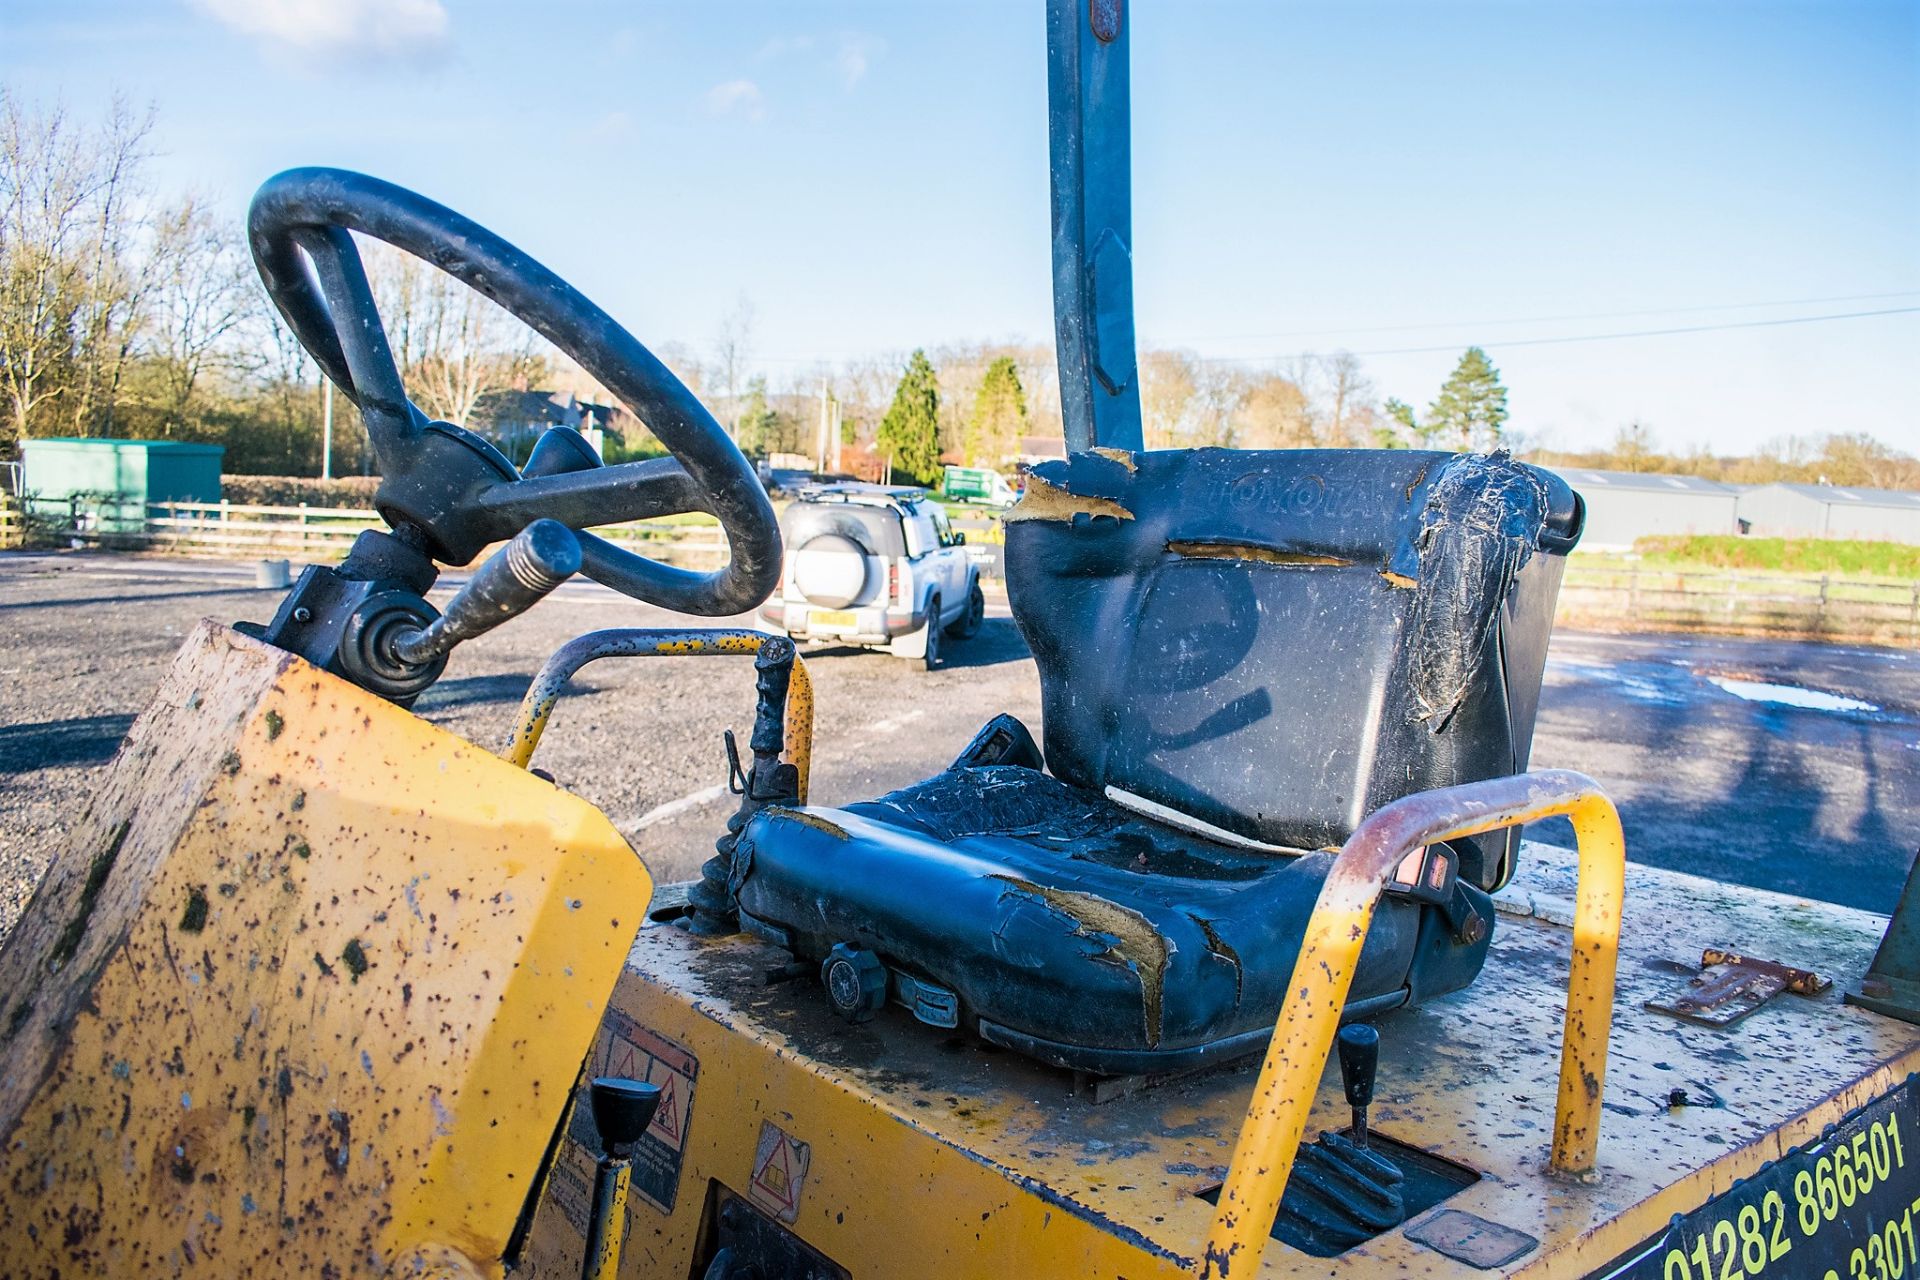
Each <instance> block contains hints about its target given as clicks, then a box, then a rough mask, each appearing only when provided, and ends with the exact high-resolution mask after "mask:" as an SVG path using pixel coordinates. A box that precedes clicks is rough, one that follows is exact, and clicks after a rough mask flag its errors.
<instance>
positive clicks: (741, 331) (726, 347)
mask: <svg viewBox="0 0 1920 1280" xmlns="http://www.w3.org/2000/svg"><path fill="white" fill-rule="evenodd" d="M713 354H714V361H715V363H716V364H718V365H719V374H720V383H721V385H722V386H723V387H724V388H725V389H726V394H727V404H726V411H725V412H724V413H723V414H721V415H720V421H721V422H723V423H725V424H726V428H727V434H728V435H731V436H736V437H737V436H738V435H739V434H740V392H741V388H742V387H744V386H745V385H746V379H747V366H748V365H749V364H750V363H751V362H752V355H753V300H752V299H751V298H749V297H747V295H746V294H744V293H742V294H741V295H740V296H739V297H737V298H735V299H734V301H733V310H731V311H729V312H728V313H727V314H726V316H725V318H724V319H722V320H721V321H720V329H719V332H718V333H716V334H715V335H714V339H713Z"/></svg>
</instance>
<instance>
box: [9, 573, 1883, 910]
mask: <svg viewBox="0 0 1920 1280" xmlns="http://www.w3.org/2000/svg"><path fill="white" fill-rule="evenodd" d="M453 581H457V580H454V579H450V582H453ZM251 583H252V571H251V569H250V568H248V567H246V566H236V565H224V564H216V563H210V562H196V561H180V560H167V559H160V558H152V559H148V558H139V557H130V556H106V555H97V554H46V555H42V554H24V553H0V677H4V681H5V683H4V686H0V687H4V689H5V693H4V694H3V695H0V933H4V931H5V930H6V929H8V928H10V927H11V926H12V923H13V921H14V920H15V919H16V918H17V917H18V915H19V912H20V910H21V908H22V907H23V906H24V904H25V901H26V899H27V897H28V896H29V895H30V894H31V892H32V889H33V886H34V884H35V883H36V882H37V881H38V879H39V876H40V874H41V872H42V871H43V870H44V869H45V867H46V863H47V860H48V859H49V858H50V857H51V855H52V853H53V851H54V850H55V849H56V848H57V847H58V844H59V842H60V839H61V836H62V833H63V832H64V831H65V829H66V827H67V825H68V824H69V821H70V819H71V817H72V815H73V814H74V812H75V811H76V809H77V807H78V806H80V805H82V804H84V803H85V799H86V795H87V789H88V787H89V785H90V782H91V780H92V779H93V778H94V777H95V776H96V775H97V772H98V771H99V770H100V769H102V768H104V767H105V766H106V764H107V762H108V761H109V760H110V759H111V758H112V756H113V752H114V750H115V748H116V747H117V745H118V743H119V740H120V737H121V735H123V734H124V733H125V732H126V729H127V726H128V725H129V724H130V723H132V720H133V717H134V715H135V714H136V713H137V712H138V711H139V710H140V708H141V707H142V706H143V705H144V704H145V702H146V700H147V698H148V696H149V695H150V694H151V692H152V689H153V687H154V685H155V684H156V683H157V682H158V680H159V678H160V676H161V674H162V672H163V670H164V669H165V667H166V665H167V663H168V662H169V661H170V660H171V657H172V655H173V652H174V650H175V649H176V648H177V647H178V645H179V644H180V641H181V639H182V638H183V637H184V636H185V635H186V633H187V632H188V631H189V630H190V629H191V628H192V627H193V626H194V624H195V623H196V622H197V621H198V620H199V619H200V618H201V617H203V616H207V615H211V616H214V617H218V618H221V619H225V620H233V619H251V620H265V619H266V618H267V617H269V616H270V615H271V613H272V611H273V607H274V605H275V604H276V603H277V593H276V592H272V591H259V590H255V589H254V588H253V587H252V586H251ZM450 590H451V588H449V591H448V592H447V594H450ZM988 615H989V616H988V620H987V623H986V625H985V627H984V628H983V629H982V631H981V633H980V635H979V636H977V637H976V638H974V639H973V640H971V641H967V642H964V643H953V644H950V645H949V647H948V650H947V655H948V666H947V667H946V668H945V669H943V670H940V671H936V672H932V673H928V672H925V671H922V670H919V669H918V668H917V667H915V666H912V665H910V664H908V663H907V662H905V661H903V660H901V659H898V658H893V657H890V656H888V655H886V654H880V653H867V652H860V651H855V650H825V651H818V652H813V653H809V654H808V661H809V664H810V667H811V669H812V671H813V673H814V677H815V682H816V685H817V687H818V690H819V711H818V719H817V726H816V754H815V766H814V781H813V798H814V799H815V800H816V801H819V802H822V803H835V802H845V801H850V800H855V799H860V798H865V797H870V796H873V795H877V794H879V793H880V792H882V791H885V790H887V789H889V788H892V787H896V786H900V785H904V784H906V783H908V782H911V781H914V780H916V779H919V778H922V777H925V776H926V775H928V774H929V773H931V772H933V771H935V770H937V769H939V768H941V767H942V766H944V765H945V764H946V763H947V762H948V761H949V760H951V759H952V757H953V755H954V754H955V753H956V752H957V751H958V750H959V749H960V747H961V746H962V745H963V744H964V743H965V742H966V740H967V739H968V738H969V737H970V736H971V735H972V734H973V732H974V731H975V730H976V729H978V728H979V727H980V725H981V724H982V723H984V722H985V721H986V720H987V719H988V718H989V717H991V716H992V715H994V714H995V713H997V712H1000V711H1011V712H1013V713H1014V714H1015V715H1018V716H1020V717H1021V718H1022V719H1023V720H1025V721H1026V722H1027V724H1028V726H1029V727H1031V728H1032V729H1034V730H1035V732H1036V734H1037V733H1038V731H1039V727H1040V709H1039V685H1038V681H1037V680H1036V678H1035V675H1034V670H1033V664H1032V662H1031V660H1030V659H1029V657H1028V656H1027V652H1026V648H1025V646H1024V645H1023V644H1022V642H1021V640H1020V638H1019V635H1018V633H1017V632H1016V631H1015V630H1014V628H1013V624H1012V622H1011V620H1010V619H1009V618H1008V617H1007V613H1006V608H1005V605H1004V603H1000V602H994V603H992V604H990V606H989V610H988ZM685 621H686V619H684V618H680V617H679V616H677V615H673V614H669V613H666V612H664V611H662V610H659V609H654V608H652V607H650V606H646V605H641V604H636V603H634V602H632V601H629V600H626V599H625V598H623V597H621V596H618V595H615V594H614V593H612V592H610V591H607V590H605V589H603V588H600V587H597V586H594V585H592V584H587V583H580V584H569V585H568V586H567V587H564V588H562V589H561V591H560V592H559V593H558V594H556V596H555V597H554V598H552V599H550V600H548V601H546V602H545V603H543V604H542V605H541V606H540V607H538V608H536V609H534V610H533V611H532V612H531V613H529V614H527V615H526V616H525V617H522V618H518V619H516V620H514V621H513V622H511V623H508V624H507V625H506V626H504V627H502V628H501V629H500V630H498V631H495V632H493V633H492V634H490V635H488V636H485V637H483V638H482V639H480V640H478V641H475V642H473V643H471V644H468V645H465V646H463V647H462V648H461V649H459V650H458V651H456V653H455V654H454V657H453V660H452V663H451V665H450V666H449V669H448V673H447V676H446V677H445V678H444V679H443V680H441V682H440V683H439V684H438V685H436V686H435V687H434V688H433V689H432V690H431V691H429V693H428V694H427V695H426V696H425V697H424V698H422V699H421V702H420V705H419V707H418V710H419V711H420V713H421V714H422V715H424V716H426V717H427V718H428V719H430V720H433V721H435V722H436V723H439V724H442V725H445V726H446V727H447V728H449V729H451V730H453V731H454V732H456V733H459V734H462V735H463V736H466V737H468V738H471V739H473V740H474V741H477V742H479V743H481V744H483V745H486V746H489V747H493V748H498V747H499V746H500V745H501V743H502V741H503V739H504V736H505V733H506V731H507V728H508V726H509V724H510V722H511V718H512V715H513V712H514V709H515V708H516V707H517V706H518V704H519V700H520V696H521V694H522V693H524V692H525V690H526V687H527V684H528V682H529V681H530V680H531V679H532V677H533V674H534V672H535V671H536V670H537V669H538V668H539V666H540V663H541V662H542V660H544V658H545V657H546V656H547V655H548V654H549V653H550V652H552V650H553V649H555V648H556V647H558V646H559V645H560V644H562V643H563V642H565V641H566V640H568V639H571V638H572V637H573V636H575V635H577V634H579V633H581V632H583V631H588V630H593V629H596V628H600V627H613V626H662V625H675V624H681V623H684V622H685ZM1716 679H1718V680H1719V681H1721V682H1722V683H1718V684H1716V683H1715V680H1716ZM1767 685H1783V686H1791V688H1790V689H1789V690H1788V691H1787V692H1786V693H1781V692H1779V691H1778V690H1770V689H1768V688H1766V687H1765V686H1767ZM1793 690H1801V691H1806V690H1811V691H1813V693H1814V694H1815V695H1822V694H1824V695H1834V696H1835V697H1837V699H1839V701H1838V702H1836V701H1835V698H1822V697H1819V696H1814V697H1811V698H1808V697H1804V696H1799V695H1797V694H1795V693H1794V692H1793ZM1767 698H1773V699H1775V700H1773V701H1768V700H1765V699H1767ZM1756 699H1758V700H1756ZM1781 699H1784V701H1783V700H1781ZM1796 701H1798V702H1802V703H1804V702H1809V701H1811V702H1813V703H1815V704H1816V705H1814V706H1804V705H1794V703H1795V702H1796ZM1848 701H1851V702H1854V703H1864V704H1867V706H1868V707H1870V708H1871V709H1870V710H1865V709H1861V708H1859V707H1849V706H1846V705H1845V703H1846V702H1848ZM752 711H753V676H752V668H751V665H750V664H749V663H748V662H747V661H746V660H744V659H715V658H707V659H699V660H687V659H677V660H671V659H661V660H652V661H643V662H635V661H624V662H622V661H618V660H608V661H606V662H603V663H600V664H597V665H595V666H592V667H589V668H588V669H587V670H586V671H584V672H583V673H582V674H581V675H580V676H579V677H577V678H576V679H575V681H574V687H573V691H572V692H570V693H569V694H568V695H567V696H566V698H565V699H564V700H563V701H562V702H561V704H560V707H559V710H558V711H557V713H556V715H555V719H554V722H553V726H552V728H551V729H550V730H549V731H548V734H547V736H546V738H545V740H544V741H543V743H542V745H541V748H540V753H539V755H538V756H537V757H536V759H535V763H536V764H537V765H538V766H540V767H542V768H545V769H548V770H550V771H551V772H552V773H553V774H554V775H555V777H556V779H557V780H558V781H559V782H560V783H561V784H563V785H565V786H567V787H570V788H572V789H573V790H575V791H577V792H579V793H580V794H581V795H583V796H585V797H587V798H588V799H589V800H591V801H593V802H594V803H595V804H597V805H599V806H600V807H601V808H602V809H604V810H605V811H606V812H607V813H608V814H609V815H610V816H611V817H612V818H613V819H614V821H615V822H616V823H617V824H619V825H620V827H621V829H622V830H624V831H626V832H627V833H628V834H629V836H630V837H631V838H632V839H633V841H634V844H635V846H636V847H637V848H638V849H639V850H640V852H641V853H642V854H643V855H645V857H646V858H647V861H648V863H649V865H650V866H651V867H652V869H653V872H654V875H655V878H656V879H659V880H672V879H682V878H686V877H688V876H690V875H692V874H694V872H695V869H696V868H697V867H698V866H699V863H700V861H701V860H702V859H703V858H705V857H706V855H707V853H708V852H709V850H710V848H711V842H712V840H713V838H714V836H715V835H716V834H717V833H718V832H719V830H720V829H721V823H722V822H723V820H724V817H725V814H726V812H727V811H728V803H727V802H726V801H724V800H723V798H722V797H721V796H720V795H719V794H718V793H717V792H716V791H715V788H716V787H717V786H718V785H719V784H720V782H721V780H722V778H723V776H724V766H723V764H722V753H721V746H720V731H721V729H722V728H725V727H728V726H731V727H733V728H734V729H735V730H736V731H737V732H738V733H739V734H740V735H741V737H742V738H744V737H745V732H746V730H747V728H748V727H749V725H750V724H751V719H752ZM1917 726H1920V659H1916V658H1915V656H1914V655H1912V654H1910V653H1906V652H1902V651H1894V650H1879V649H1860V648H1843V647H1837V646H1822V645H1808V644H1797V643H1785V642H1769V641H1751V640H1718V639H1710V638H1701V637H1674V636H1602V635H1592V634H1585V633H1578V632H1562V633H1560V634H1559V635H1557V636H1556V637H1555V640H1554V646H1553V656H1552V658H1551V660H1550V664H1549V670H1548V678H1547V688H1546V692H1545V694H1544V696H1543V699H1542V707H1541V713H1540V722H1539V728H1538V731H1537V734H1536V738H1535V742H1534V751H1533V762H1534V764H1535V765H1537V766H1554V765H1559V766H1566V767H1571V768H1577V769H1582V770H1584V771H1586V772H1588V773H1591V774H1593V775H1594V776H1595V777H1597V778H1599V779H1600V780H1601V781H1602V782H1603V783H1605V784H1606V785H1607V786H1608V787H1609V789H1610V790H1611V791H1612V793H1613V794H1614V796H1615V798H1616V799H1617V800H1618V801H1619V802H1620V805H1621V809H1622V812H1623V815H1624V817H1625V820H1626V827H1627V836H1628V848H1629V852H1630V854H1631V856H1633V857H1635V858H1636V859H1639V860H1641V861H1646V862H1650V863H1654V864H1657V865H1661V866H1667V867H1673V868H1677V869H1681V870H1687V871H1693V872H1695V873H1697V874H1702V875H1709V876H1713V877H1716V878H1721V879H1728V880H1734V881H1739V882H1741V883H1747V884H1754V885H1758V886H1761V887H1765V888H1774V889H1779V890H1783V891H1787V892H1793V893H1799V894H1805V895H1807V896H1813V897H1821V898H1827V899H1830V900H1834V901H1839V902H1844V903H1846V904H1848V905H1851V906H1858V907H1866V908H1869V909H1873V910H1879V911H1887V910H1890V909H1891V907H1892V904H1893V901H1894V899H1895V898H1896V897H1897V895H1898V893H1899V889H1900V885H1901V883H1902V881H1903V878H1904V877H1905V875H1906V871H1907V867H1908V864H1909V862H1910V860H1911V858H1912V856H1913V850H1914V847H1915V843H1916V840H1917V839H1920V806H1916V803H1915V802H1916V800H1917V799H1920V733H1917V728H1916V727H1917ZM1531 834H1533V835H1534V836H1535V837H1536V838H1544V839H1548V840H1553V841H1555V842H1558V843H1571V838H1572V837H1571V832H1570V831H1569V830H1566V829H1565V828H1564V827H1563V826H1558V825H1556V824H1547V825H1544V826H1542V827H1541V828H1538V829H1536V830H1535V831H1534V832H1532V833H1531Z"/></svg>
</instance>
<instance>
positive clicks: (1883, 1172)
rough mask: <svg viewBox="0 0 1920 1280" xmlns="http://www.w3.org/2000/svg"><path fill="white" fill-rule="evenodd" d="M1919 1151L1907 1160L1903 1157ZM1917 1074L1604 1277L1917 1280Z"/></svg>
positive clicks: (1919, 1107) (1614, 1279)
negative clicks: (1904, 1279) (1908, 1151)
mask: <svg viewBox="0 0 1920 1280" xmlns="http://www.w3.org/2000/svg"><path fill="white" fill-rule="evenodd" d="M1908 1144H1912V1145H1913V1148H1914V1152H1913V1163H1911V1164H1909V1163H1908V1162H1907V1158H1906V1148H1907V1145H1908ZM1917 1245H1920V1090H1916V1088H1915V1083H1914V1079H1913V1077H1909V1078H1908V1079H1907V1082H1906V1083H1904V1084H1902V1085H1901V1086H1900V1087H1899V1088H1897V1089H1895V1090H1894V1091H1893V1092H1892V1093H1889V1094H1887V1095H1886V1096H1885V1097H1883V1098H1879V1099H1877V1100H1876V1101H1874V1102H1871V1103H1868V1104H1867V1105H1866V1106H1865V1107H1863V1108H1861V1109H1860V1110H1859V1111H1856V1112H1854V1113H1853V1115H1851V1116H1849V1117H1848V1118H1847V1119H1846V1121H1845V1122H1843V1123H1842V1124H1840V1125H1839V1126H1838V1127H1836V1128H1835V1129H1834V1130H1833V1132H1832V1133H1830V1134H1828V1135H1826V1136H1823V1137H1822V1138H1820V1139H1819V1140H1818V1141H1816V1142H1811V1143H1808V1144H1807V1145H1806V1146H1804V1147H1802V1148H1800V1149H1799V1150H1798V1151H1796V1152H1794V1153H1793V1154H1792V1155H1790V1156H1788V1157H1787V1158H1786V1159H1784V1160H1779V1161H1776V1162H1775V1163H1773V1164H1770V1165H1768V1166H1767V1167H1766V1168H1765V1169H1763V1170H1761V1171H1760V1172H1759V1173H1758V1174H1756V1175H1754V1176H1753V1177H1752V1178H1749V1179H1748V1180H1747V1181H1745V1182H1743V1183H1741V1184H1740V1185H1739V1186H1738V1187H1736V1188H1734V1189H1733V1190H1732V1191H1729V1192H1727V1193H1726V1194H1725V1195H1723V1196H1721V1197H1720V1198H1719V1199H1717V1200H1713V1201H1709V1202H1708V1203H1707V1204H1705V1205H1703V1206H1702V1207H1700V1208H1699V1209H1696V1210H1694V1211H1693V1212H1692V1213H1689V1214H1686V1215H1684V1216H1682V1217H1679V1218H1676V1219H1675V1220H1674V1223H1673V1225H1672V1226H1671V1227H1669V1228H1668V1229H1667V1232H1666V1234H1665V1235H1663V1236H1661V1237H1660V1238H1659V1239H1658V1240H1657V1241H1652V1242H1649V1244H1647V1245H1645V1246H1643V1247H1642V1249H1636V1250H1635V1251H1634V1252H1633V1253H1632V1254H1630V1255H1629V1256H1628V1258H1627V1259H1626V1260H1625V1261H1623V1262H1622V1263H1621V1264H1620V1265H1619V1266H1618V1267H1616V1268H1614V1269H1611V1270H1607V1271H1604V1272H1602V1273H1600V1274H1603V1275H1605V1276H1606V1277H1607V1278H1608V1280H1764V1278H1768V1277H1775V1276H1777V1277H1779V1278H1780V1280H1789V1278H1791V1280H1799V1278H1800V1277H1806V1280H1901V1278H1902V1277H1908V1276H1914V1277H1916V1280H1920V1247H1916V1246H1917Z"/></svg>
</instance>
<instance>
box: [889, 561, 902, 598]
mask: <svg viewBox="0 0 1920 1280" xmlns="http://www.w3.org/2000/svg"><path fill="white" fill-rule="evenodd" d="M887 599H889V600H891V601H893V602H894V603H895V604H899V603H900V566H899V565H897V564H889V565H888V566H887Z"/></svg>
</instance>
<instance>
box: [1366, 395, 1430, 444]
mask: <svg viewBox="0 0 1920 1280" xmlns="http://www.w3.org/2000/svg"><path fill="white" fill-rule="evenodd" d="M1380 408H1381V411H1382V412H1383V413H1384V414H1385V415H1386V421H1384V422H1382V423H1380V425H1379V426H1377V427H1375V428H1374V431H1373V447H1374V448H1376V449H1408V448H1412V447H1413V442H1414V441H1416V440H1419V439H1421V438H1422V437H1421V435H1420V423H1419V421H1418V420H1417V419H1415V417H1414V416H1413V406H1412V405H1410V404H1408V403H1407V402H1406V401H1405V400H1401V399H1398V398H1397V397H1394V396H1388V397H1387V402H1386V403H1385V404H1383V405H1381V406H1380Z"/></svg>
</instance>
